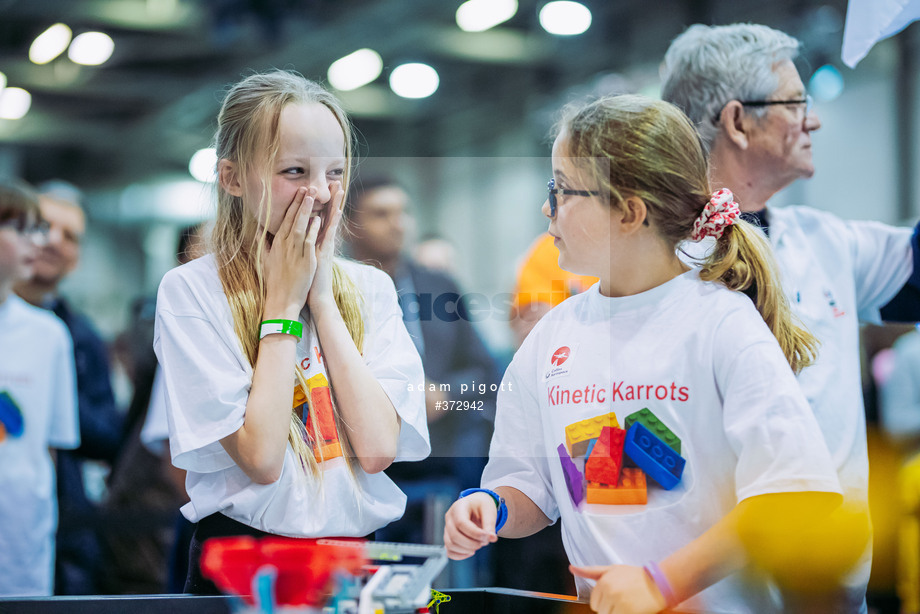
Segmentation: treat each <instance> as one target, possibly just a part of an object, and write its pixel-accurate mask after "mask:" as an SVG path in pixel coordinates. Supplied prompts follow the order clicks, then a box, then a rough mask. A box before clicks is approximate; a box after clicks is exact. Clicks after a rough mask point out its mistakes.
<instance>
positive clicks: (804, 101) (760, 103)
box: [712, 95, 815, 124]
mask: <svg viewBox="0 0 920 614" xmlns="http://www.w3.org/2000/svg"><path fill="white" fill-rule="evenodd" d="M738 102H740V103H741V104H742V105H744V106H746V107H770V106H773V105H775V104H782V105H802V106H804V108H805V114H804V115H803V116H802V118H803V119H804V118H806V117H808V114H809V113H811V109H812V107H814V104H815V99H814V98H812V97H811V96H810V95H806V96H805V98H798V99H795V100H739V101H738ZM721 114H722V112H721V110H720V111H719V113H717V114H716V115H715V117H713V119H712V121H713V123H715V124H718V123H719V116H720V115H721Z"/></svg>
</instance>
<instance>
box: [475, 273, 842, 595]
mask: <svg viewBox="0 0 920 614" xmlns="http://www.w3.org/2000/svg"><path fill="white" fill-rule="evenodd" d="M754 373H756V377H752V376H751V374H754ZM643 408H648V409H650V410H651V411H652V413H654V414H655V415H656V416H657V417H658V418H659V419H660V420H661V421H662V422H663V423H664V424H665V425H667V426H668V427H669V428H670V429H671V430H672V431H673V432H674V434H676V435H677V436H678V437H679V438H680V439H681V456H682V457H683V458H684V459H686V466H685V468H684V471H683V475H682V478H681V481H680V482H679V483H678V484H677V486H675V487H674V488H673V489H672V490H664V489H662V488H661V487H659V486H657V485H656V484H654V482H653V480H651V479H650V478H649V480H648V482H649V486H648V503H647V504H646V505H599V504H583V507H581V508H576V507H575V506H574V505H573V502H572V500H571V497H570V495H569V493H568V491H567V489H566V484H565V480H564V477H563V472H562V464H561V462H560V460H559V456H558V453H557V447H558V446H559V445H560V444H563V443H565V441H566V437H565V427H566V426H568V425H570V424H572V423H575V422H578V421H580V420H584V419H588V418H592V417H595V416H600V415H605V414H607V413H609V412H614V413H615V414H616V416H617V420H618V422H619V424H620V426H621V427H623V425H624V422H625V419H626V417H627V416H629V415H630V414H632V413H634V412H636V411H639V410H640V409H643ZM482 483H483V486H484V487H486V488H492V489H494V488H496V487H498V486H511V487H514V488H516V489H518V490H520V491H521V492H523V493H524V494H526V495H527V496H528V497H529V498H530V499H531V500H533V502H534V503H535V504H536V505H537V506H539V508H540V509H541V510H542V511H543V513H544V514H546V516H547V517H548V518H550V519H551V520H553V521H555V520H556V519H558V518H560V517H561V518H562V523H563V524H562V536H563V542H564V544H565V548H566V552H567V553H568V557H569V560H570V561H571V562H572V563H574V564H576V565H611V564H628V565H643V564H645V563H647V562H648V561H659V560H661V559H664V558H666V557H667V556H668V555H670V554H671V553H673V552H674V551H675V550H677V549H678V548H680V547H681V546H683V545H685V544H687V543H688V542H690V541H692V540H693V539H695V538H696V537H698V536H699V535H700V534H702V533H703V532H704V531H705V530H706V529H708V528H709V527H711V526H712V525H713V524H715V523H716V522H717V521H719V520H720V519H721V518H722V517H724V516H725V515H726V514H727V513H728V512H729V511H730V510H731V509H732V508H733V507H734V506H735V505H736V504H737V503H738V501H740V500H742V499H745V498H747V497H752V496H755V495H761V494H766V493H777V492H788V491H826V492H840V486H839V482H838V480H837V477H836V474H835V473H834V470H833V466H832V465H831V462H830V458H829V455H828V452H827V448H826V447H825V445H824V443H823V441H822V439H821V436H820V432H819V430H818V426H817V424H816V423H815V419H814V417H813V415H812V414H811V412H810V411H809V409H808V405H807V403H806V401H805V398H804V397H803V396H802V393H801V391H800V390H799V387H798V385H797V383H796V381H795V377H794V376H793V373H792V370H791V369H790V368H789V365H788V363H787V362H786V360H785V358H784V356H783V354H782V352H781V350H780V348H779V345H778V344H777V342H776V340H775V338H774V337H773V336H772V334H771V333H770V331H769V329H768V328H767V326H766V325H765V324H764V322H763V320H762V319H761V317H760V314H759V313H758V312H757V310H756V309H755V307H754V305H753V304H752V303H751V301H750V300H749V299H748V298H747V297H746V296H744V295H742V294H740V293H737V292H732V291H730V290H727V289H726V288H725V287H724V286H722V285H720V284H714V283H705V282H702V281H700V280H699V275H698V272H697V271H695V270H694V271H690V272H687V273H685V274H683V275H680V276H678V277H676V278H674V279H673V280H671V281H669V282H667V283H665V284H663V285H661V286H658V287H656V288H653V289H652V290H649V291H647V292H643V293H640V294H637V295H634V296H627V297H620V298H609V297H604V296H602V295H601V294H600V291H599V286H598V285H594V286H592V287H591V288H590V289H589V290H588V291H587V292H585V293H583V294H580V295H577V296H575V297H572V298H570V299H568V300H566V301H565V302H563V303H562V304H561V305H559V306H558V307H556V308H555V309H553V310H552V311H550V312H549V314H548V315H546V316H544V317H543V319H542V320H541V321H540V322H539V324H538V325H537V327H536V328H535V329H534V330H533V332H531V333H530V335H529V336H528V338H527V340H526V341H525V342H524V344H523V345H522V346H521V349H520V350H519V351H518V352H517V354H516V355H515V357H514V360H513V361H512V363H511V366H510V367H509V368H508V371H507V372H506V373H505V379H504V385H503V387H502V391H500V392H499V397H498V411H497V416H496V422H495V435H494V437H493V439H492V447H491V450H490V451H489V464H488V466H487V467H486V469H485V472H484V473H483V478H482ZM576 581H577V583H578V585H579V586H578V588H579V593H581V594H583V595H584V594H586V593H587V592H588V589H589V586H590V584H588V583H585V582H584V581H581V580H580V579H578V578H576ZM775 607H776V606H775V604H774V602H773V601H772V599H771V598H770V596H769V595H768V589H767V585H766V583H765V582H764V581H763V580H762V579H761V580H758V581H755V582H753V583H742V580H741V578H740V576H739V575H737V574H736V575H733V576H730V577H728V578H726V579H724V580H722V581H720V582H718V583H716V584H715V585H713V586H711V587H709V588H708V589H706V590H704V591H702V592H701V593H699V594H698V595H696V596H695V597H693V598H691V599H690V600H688V601H687V602H685V603H684V604H681V606H680V609H681V610H682V611H705V612H757V613H761V612H769V611H772V610H774V609H775Z"/></svg>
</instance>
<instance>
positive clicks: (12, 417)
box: [0, 390, 25, 445]
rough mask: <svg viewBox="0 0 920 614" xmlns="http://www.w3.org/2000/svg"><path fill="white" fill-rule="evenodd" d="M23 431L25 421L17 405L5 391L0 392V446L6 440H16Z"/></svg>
mask: <svg viewBox="0 0 920 614" xmlns="http://www.w3.org/2000/svg"><path fill="white" fill-rule="evenodd" d="M24 430H25V421H24V420H23V417H22V410H21V409H20V408H19V405H18V404H17V403H16V401H15V400H14V399H13V397H12V396H11V395H10V393H8V392H6V391H5V390H2V391H0V445H2V444H3V442H4V441H6V439H7V438H14V439H15V438H18V437H21V436H22V433H23V431H24Z"/></svg>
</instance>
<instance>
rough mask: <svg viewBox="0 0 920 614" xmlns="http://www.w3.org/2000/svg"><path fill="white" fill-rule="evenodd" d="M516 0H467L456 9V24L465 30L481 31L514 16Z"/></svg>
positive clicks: (516, 8)
mask: <svg viewBox="0 0 920 614" xmlns="http://www.w3.org/2000/svg"><path fill="white" fill-rule="evenodd" d="M517 10H518V3H517V0H467V2H464V3H463V4H461V5H460V8H458V9H457V25H458V26H460V29H461V30H464V31H466V32H483V31H485V30H488V29H489V28H493V27H495V26H497V25H498V24H500V23H503V22H505V21H508V20H509V19H511V18H512V17H514V15H515V13H517Z"/></svg>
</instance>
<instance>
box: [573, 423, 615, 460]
mask: <svg viewBox="0 0 920 614" xmlns="http://www.w3.org/2000/svg"><path fill="white" fill-rule="evenodd" d="M605 426H612V427H616V428H619V427H620V423H619V422H617V415H616V414H615V413H613V412H610V413H609V414H604V415H601V416H595V417H594V418H588V419H587V420H581V421H579V422H574V423H572V424H570V425H568V426H567V427H565V447H566V448H567V449H568V451H569V456H571V457H572V458H575V457H576V456H584V455H585V452H587V450H588V442H589V441H590V440H592V439H596V438H598V437H600V436H601V429H602V428H604V427H605Z"/></svg>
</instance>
